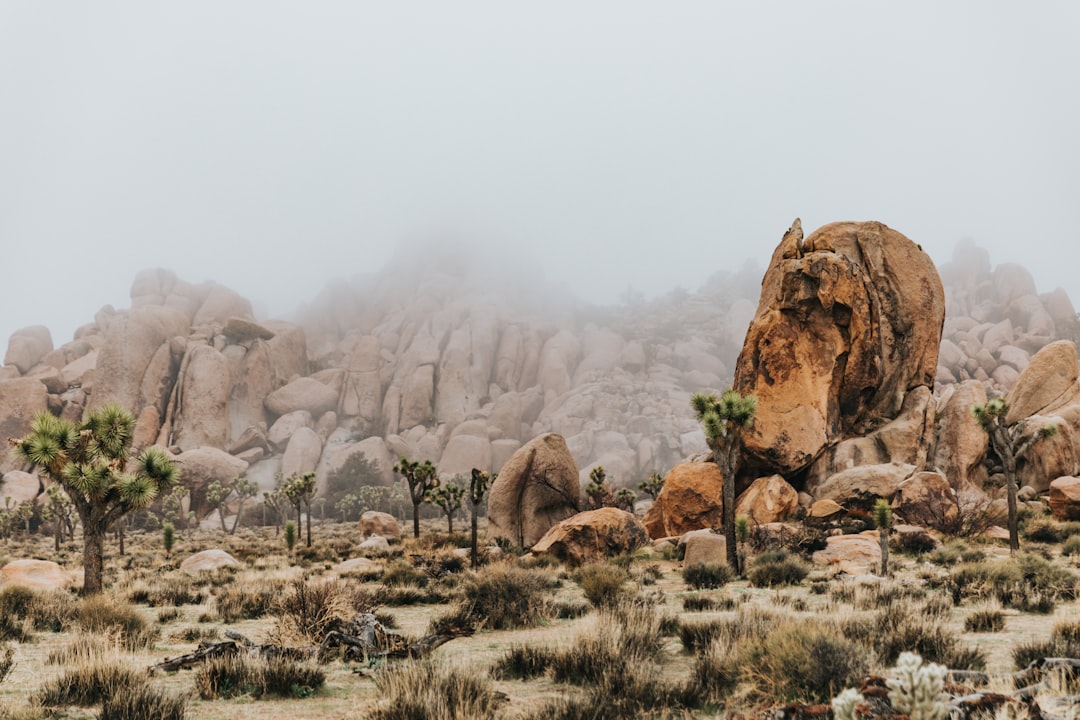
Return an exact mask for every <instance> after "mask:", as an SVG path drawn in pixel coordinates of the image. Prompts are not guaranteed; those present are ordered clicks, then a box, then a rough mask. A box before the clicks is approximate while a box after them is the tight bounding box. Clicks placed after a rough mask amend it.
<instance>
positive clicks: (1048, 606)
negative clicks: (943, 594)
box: [949, 553, 1077, 613]
mask: <svg viewBox="0 0 1080 720" xmlns="http://www.w3.org/2000/svg"><path fill="white" fill-rule="evenodd" d="M949 582H950V585H951V588H952V591H953V596H954V599H955V600H956V601H958V602H959V601H960V600H963V599H965V598H978V599H983V600H989V599H996V600H997V601H998V602H1000V603H1001V604H1002V605H1004V606H1005V607H1012V608H1016V609H1018V610H1022V611H1025V612H1043V613H1046V612H1050V611H1052V610H1053V609H1054V605H1055V603H1056V602H1058V601H1062V600H1073V599H1075V598H1076V592H1077V576H1076V575H1075V574H1074V573H1073V572H1072V571H1070V570H1068V569H1066V568H1061V567H1057V566H1055V565H1054V564H1053V563H1051V562H1050V561H1049V560H1046V559H1045V558H1042V557H1039V556H1038V555H1032V554H1030V553H1023V554H1021V555H1017V556H1016V557H1015V558H1011V559H1009V560H999V561H983V562H977V563H963V564H961V565H959V566H957V567H956V568H955V569H954V570H953V571H952V572H951V573H950V578H949Z"/></svg>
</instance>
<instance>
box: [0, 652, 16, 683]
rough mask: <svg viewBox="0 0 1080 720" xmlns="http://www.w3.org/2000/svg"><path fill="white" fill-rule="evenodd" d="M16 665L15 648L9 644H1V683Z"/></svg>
mask: <svg viewBox="0 0 1080 720" xmlns="http://www.w3.org/2000/svg"><path fill="white" fill-rule="evenodd" d="M13 667H15V649H14V648H11V647H8V646H7V645H0V683H2V682H4V678H6V677H7V676H8V674H9V673H10V672H11V669H12V668H13Z"/></svg>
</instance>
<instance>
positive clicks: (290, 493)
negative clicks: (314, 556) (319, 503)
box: [281, 472, 315, 547]
mask: <svg viewBox="0 0 1080 720" xmlns="http://www.w3.org/2000/svg"><path fill="white" fill-rule="evenodd" d="M281 491H282V492H284V493H285V497H286V498H288V500H289V502H291V503H292V505H293V507H294V508H295V509H296V524H297V527H299V526H300V507H301V506H303V507H304V508H306V509H307V546H308V547H311V499H312V498H313V497H315V473H313V472H307V473H304V474H303V475H301V474H300V473H295V474H293V476H292V477H290V478H289V481H288V482H287V483H285V485H284V486H282V488H281Z"/></svg>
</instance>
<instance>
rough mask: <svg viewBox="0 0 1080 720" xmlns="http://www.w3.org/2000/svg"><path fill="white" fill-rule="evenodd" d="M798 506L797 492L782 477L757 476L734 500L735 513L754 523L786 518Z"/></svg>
mask: <svg viewBox="0 0 1080 720" xmlns="http://www.w3.org/2000/svg"><path fill="white" fill-rule="evenodd" d="M798 507H799V493H798V491H796V490H795V488H793V487H792V486H791V485H790V484H789V483H788V482H787V481H786V480H784V478H783V477H781V476H779V475H770V476H769V477H763V478H758V479H757V480H755V481H754V482H753V483H751V484H750V487H748V488H747V489H746V490H745V491H743V493H742V494H741V495H740V496H739V497H738V499H737V500H736V501H735V515H736V517H737V516H739V515H746V516H747V517H748V518H750V520H751V522H753V523H754V524H755V525H765V524H767V523H773V522H779V521H781V520H787V519H788V518H789V517H791V515H792V514H794V512H795V510H796V509H797V508H798Z"/></svg>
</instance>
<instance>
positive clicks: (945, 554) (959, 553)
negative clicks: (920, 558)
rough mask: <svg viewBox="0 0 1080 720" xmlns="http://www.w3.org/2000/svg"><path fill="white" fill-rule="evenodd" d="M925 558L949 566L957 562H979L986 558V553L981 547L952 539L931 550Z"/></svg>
mask: <svg viewBox="0 0 1080 720" xmlns="http://www.w3.org/2000/svg"><path fill="white" fill-rule="evenodd" d="M927 559H928V560H929V561H930V562H932V563H934V564H935V565H945V566H950V565H955V564H957V563H958V562H965V563H970V562H980V561H981V560H985V559H986V553H985V552H983V550H982V548H979V547H972V546H970V545H968V544H967V543H966V542H964V541H963V540H953V541H951V542H948V543H945V544H944V545H942V546H941V547H939V548H938V549H937V550H934V551H933V552H931V553H930V554H929V555H928V556H927Z"/></svg>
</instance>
